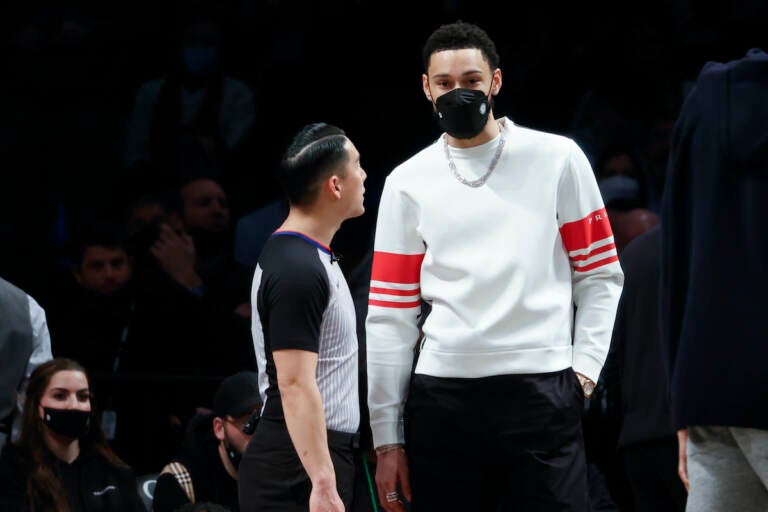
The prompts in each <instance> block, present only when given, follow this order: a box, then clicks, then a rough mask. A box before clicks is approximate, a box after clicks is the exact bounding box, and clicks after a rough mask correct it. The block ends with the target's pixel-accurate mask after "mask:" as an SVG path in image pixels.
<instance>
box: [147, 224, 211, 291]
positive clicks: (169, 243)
mask: <svg viewBox="0 0 768 512" xmlns="http://www.w3.org/2000/svg"><path fill="white" fill-rule="evenodd" d="M150 250H151V251H152V254H153V255H154V256H155V258H156V259H157V262H158V263H159V264H160V266H161V267H162V268H163V270H165V271H166V272H167V273H168V275H169V276H171V278H172V279H173V280H174V281H176V282H177V283H179V284H180V285H182V286H184V287H185V288H195V287H197V286H202V284H203V281H202V280H201V279H200V277H199V276H198V275H197V272H196V271H195V262H196V259H197V254H196V252H195V244H194V242H193V241H192V238H190V236H189V235H188V234H186V233H181V234H178V233H176V232H175V231H174V230H173V229H171V227H170V226H169V225H168V224H162V225H161V226H160V233H159V234H158V237H157V240H156V241H155V243H154V244H152V247H151V248H150Z"/></svg>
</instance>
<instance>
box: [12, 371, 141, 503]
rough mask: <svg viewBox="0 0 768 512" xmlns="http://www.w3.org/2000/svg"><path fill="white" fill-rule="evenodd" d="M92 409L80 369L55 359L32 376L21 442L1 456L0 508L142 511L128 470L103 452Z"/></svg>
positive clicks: (107, 450) (104, 445) (107, 451)
mask: <svg viewBox="0 0 768 512" xmlns="http://www.w3.org/2000/svg"><path fill="white" fill-rule="evenodd" d="M91 408H92V403H91V390H90V383H89V380H88V376H87V375H86V372H85V369H84V368H83V367H82V366H81V365H80V364H79V363H77V362H75V361H73V360H71V359H64V358H55V359H52V360H51V361H48V362H46V363H43V364H42V365H40V366H39V367H37V369H35V371H34V372H32V375H31V376H30V379H29V385H28V386H27V398H26V400H25V402H24V412H23V415H22V425H21V437H20V438H19V441H18V442H15V443H8V444H6V445H5V447H4V448H3V452H2V455H0V510H13V511H19V512H25V511H32V510H34V511H35V512H62V511H66V512H69V511H80V510H87V511H89V512H117V511H120V512H138V511H145V508H144V505H143V504H142V502H141V498H140V497H139V494H138V485H137V483H136V476H135V473H134V471H133V470H132V469H131V468H130V467H128V466H126V465H125V464H124V463H123V462H122V461H121V460H120V459H119V458H118V457H117V455H115V454H114V452H113V451H112V449H111V448H110V447H109V445H108V444H107V442H106V441H105V439H104V434H103V432H102V430H101V427H100V425H99V423H98V422H97V421H94V417H93V415H92V409H91Z"/></svg>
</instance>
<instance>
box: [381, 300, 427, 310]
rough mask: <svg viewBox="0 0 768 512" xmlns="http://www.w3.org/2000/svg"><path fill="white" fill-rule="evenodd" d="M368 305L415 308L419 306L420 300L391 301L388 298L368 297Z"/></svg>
mask: <svg viewBox="0 0 768 512" xmlns="http://www.w3.org/2000/svg"><path fill="white" fill-rule="evenodd" d="M368 305H369V306H382V307H385V308H417V307H419V306H421V301H420V300H417V301H414V302H392V301H389V300H375V299H369V300H368Z"/></svg>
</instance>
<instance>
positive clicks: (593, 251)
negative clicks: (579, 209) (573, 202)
mask: <svg viewBox="0 0 768 512" xmlns="http://www.w3.org/2000/svg"><path fill="white" fill-rule="evenodd" d="M560 236H561V238H562V239H563V245H564V246H565V250H566V251H567V252H568V258H569V260H570V261H571V267H572V268H573V271H574V272H589V271H590V270H594V269H596V268H599V267H602V266H603V265H607V264H609V263H613V262H615V261H618V260H619V255H618V253H617V252H616V244H615V243H614V240H613V232H612V231H611V223H610V222H609V221H608V214H607V213H606V211H605V208H600V209H598V210H595V211H593V212H590V213H588V214H587V215H586V216H585V217H584V218H581V219H579V220H575V221H572V222H566V223H565V224H563V225H562V226H560Z"/></svg>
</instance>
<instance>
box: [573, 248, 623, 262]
mask: <svg viewBox="0 0 768 512" xmlns="http://www.w3.org/2000/svg"><path fill="white" fill-rule="evenodd" d="M613 249H616V244H607V245H604V246H602V247H598V248H597V249H595V250H594V251H590V252H588V253H587V254H579V255H578V256H571V257H570V258H571V261H583V260H588V259H589V258H591V257H592V256H596V255H598V254H601V253H604V252H608V251H611V250H613Z"/></svg>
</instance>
